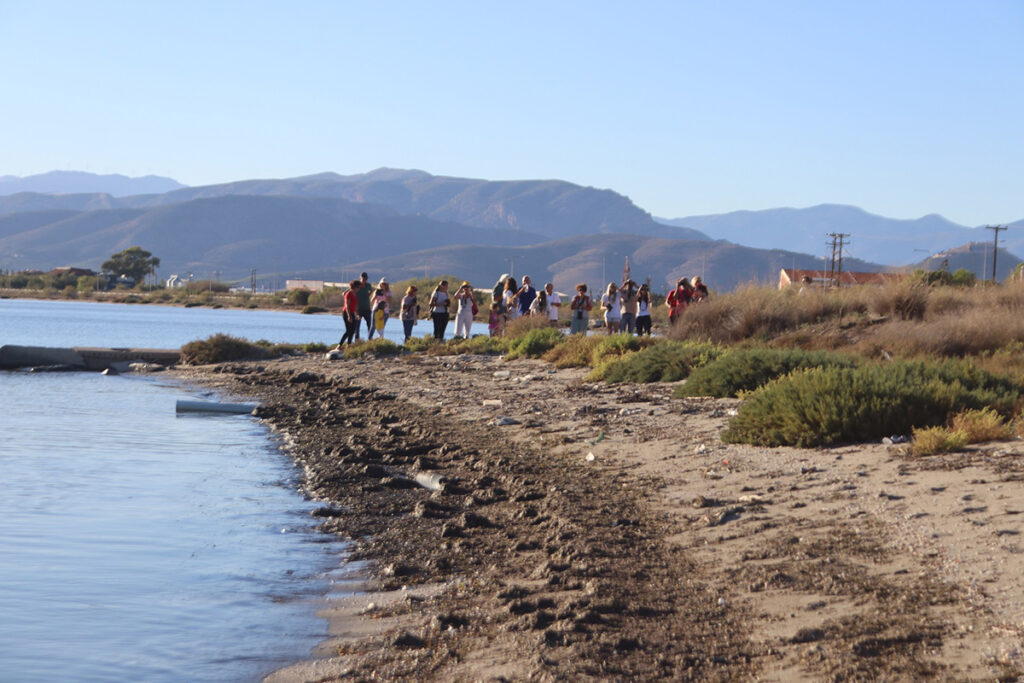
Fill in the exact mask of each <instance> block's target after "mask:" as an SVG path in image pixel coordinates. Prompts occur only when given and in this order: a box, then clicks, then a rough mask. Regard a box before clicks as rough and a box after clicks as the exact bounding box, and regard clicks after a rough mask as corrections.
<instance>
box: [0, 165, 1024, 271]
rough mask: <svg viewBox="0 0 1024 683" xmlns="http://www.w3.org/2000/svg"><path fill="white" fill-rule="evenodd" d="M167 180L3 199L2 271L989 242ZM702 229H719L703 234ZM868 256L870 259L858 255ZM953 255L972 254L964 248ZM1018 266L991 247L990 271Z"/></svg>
mask: <svg viewBox="0 0 1024 683" xmlns="http://www.w3.org/2000/svg"><path fill="white" fill-rule="evenodd" d="M43 175H48V174H43ZM85 175H88V174H85ZM122 177H123V176H122ZM96 178H100V176H96ZM102 178H108V179H109V178H111V177H108V176H103V177H102ZM113 178H116V177H113ZM172 182H174V181H172ZM176 185H177V187H176V188H175V189H172V190H170V191H167V192H150V193H141V194H132V195H127V196H116V195H115V194H114V193H112V192H110V191H109V190H111V189H114V188H112V187H111V186H104V191H102V192H72V193H38V192H18V193H15V194H10V195H6V196H0V268H3V269H15V270H23V269H30V268H34V269H40V270H49V269H50V268H53V267H55V266H59V265H78V266H88V267H93V268H97V267H98V266H99V264H100V263H102V262H103V261H104V260H106V259H107V258H108V257H109V256H110V254H112V253H114V252H116V251H120V250H121V249H124V248H126V247H128V246H133V245H135V244H138V245H140V246H143V247H144V248H146V249H148V250H150V251H152V252H153V253H154V254H155V255H156V256H158V257H159V258H160V259H161V270H160V272H161V274H163V275H168V274H170V273H175V272H176V273H179V274H184V273H189V272H194V273H196V274H197V275H198V276H202V277H207V276H209V275H211V274H213V273H215V272H218V273H220V275H221V276H222V277H223V278H225V279H229V280H230V279H238V278H242V277H245V276H247V275H248V274H249V273H250V271H251V270H253V269H255V270H257V271H258V272H259V273H276V274H278V275H279V276H281V275H283V276H286V277H291V276H293V275H298V274H300V273H307V274H309V273H320V274H322V277H323V278H324V279H332V280H333V279H338V278H339V277H340V276H341V275H342V274H348V275H351V274H353V273H352V272H350V271H351V270H352V269H363V268H365V269H366V270H367V271H371V270H372V271H375V272H380V273H384V274H387V275H389V276H390V277H400V276H404V275H406V274H410V275H411V274H417V275H419V274H423V273H441V272H448V273H451V274H454V275H460V276H463V277H472V278H474V279H475V280H477V281H480V280H481V279H482V280H487V279H490V278H493V277H496V273H497V272H498V271H505V270H515V271H516V272H518V273H523V272H527V271H531V272H530V274H532V275H534V276H535V278H537V279H553V280H554V281H555V282H556V284H557V286H559V287H561V288H570V289H571V286H572V285H573V284H574V283H575V282H579V281H583V282H587V283H588V284H591V285H592V286H599V287H602V286H603V284H602V283H604V284H606V282H605V280H612V279H617V278H618V276H619V273H621V268H622V263H623V260H624V259H625V257H627V256H628V257H629V260H630V263H631V264H632V265H633V274H634V276H635V277H636V278H637V279H643V278H646V277H648V276H650V277H651V278H652V283H653V284H654V286H655V287H656V288H662V287H664V286H666V285H667V284H668V283H671V282H673V281H674V280H675V279H676V278H678V277H682V276H687V277H692V276H694V275H698V274H700V275H702V276H704V277H706V279H707V280H708V281H709V282H710V283H711V285H712V287H714V288H718V289H719V290H727V289H731V288H732V287H734V286H736V285H738V284H742V283H749V282H757V283H761V284H774V283H775V282H776V281H777V278H778V271H779V270H780V269H781V268H785V267H797V268H815V267H818V266H819V265H820V264H821V263H822V257H823V256H824V254H825V253H826V248H825V233H826V232H845V233H850V234H851V239H850V241H849V243H848V244H849V248H848V249H847V250H846V252H845V253H844V268H845V269H848V270H856V269H861V270H879V269H883V268H885V266H880V265H878V263H889V264H892V263H899V264H908V263H914V262H920V261H922V260H923V259H924V258H925V257H926V256H928V255H929V254H930V253H935V252H938V251H942V250H947V251H948V250H950V249H951V245H957V244H963V243H964V242H967V241H975V242H978V241H981V240H984V239H985V238H988V237H989V234H982V233H987V231H984V230H983V229H973V230H972V229H970V228H965V227H964V226H958V225H956V224H954V223H951V222H950V221H946V220H945V219H943V218H941V217H940V216H925V217H923V218H921V219H918V220H916V221H897V220H894V219H888V218H884V217H881V216H874V215H872V214H869V213H867V212H865V211H863V210H861V209H858V208H856V207H849V206H838V205H821V206H818V207H811V208H809V209H773V210H769V211H741V212H733V213H730V214H722V215H718V216H691V217H689V218H682V219H673V220H670V221H665V220H662V221H661V222H658V221H655V219H654V218H653V217H652V216H651V215H650V214H649V213H647V212H646V211H644V210H643V209H641V208H639V207H637V206H636V205H635V204H634V203H633V202H632V201H631V200H630V199H629V198H628V197H625V196H623V195H620V194H618V193H616V192H613V191H611V190H600V189H595V188H590V187H582V186H579V185H574V184H572V183H568V182H565V181H560V180H519V181H486V180H478V179H471V178H452V177H444V176H433V175H431V174H429V173H426V172H424V171H418V170H403V169H389V168H381V169H377V170H375V171H370V172H369V173H362V174H355V175H339V174H336V173H320V174H316V175H309V176H303V177H299V178H286V179H257V180H244V181H238V182H232V183H222V184H218V185H208V186H200V187H184V186H180V184H177V183H176ZM665 223H678V224H682V225H685V226H689V227H677V226H675V225H667V224H665ZM1018 223H1019V224H1014V226H1013V227H1014V229H1011V230H1010V231H1008V233H1003V235H1002V236H1001V238H1000V245H1001V247H1003V248H1004V249H1014V248H1016V247H1015V246H1014V245H1015V244H1017V243H1019V244H1020V245H1021V246H1022V247H1024V234H1022V235H1021V236H1020V237H1017V236H1016V233H1018V232H1020V233H1024V230H1017V229H1016V228H1019V227H1024V221H1019V222H1018ZM696 228H699V229H696ZM704 230H707V231H708V232H709V233H711V234H712V235H714V236H715V237H716V238H720V237H723V238H725V239H718V240H712V239H711V238H709V237H708V234H706V233H705V232H704ZM865 253H868V254H871V255H872V258H871V259H870V260H868V259H867V258H863V259H861V260H858V259H857V258H856V257H863V256H864V254H865ZM957 258H958V259H960V258H961V256H960V255H958V256H957ZM963 260H964V263H968V264H974V263H977V264H983V258H978V257H976V256H975V255H974V252H973V251H972V252H970V253H969V254H968V255H967V256H963ZM1016 261H1017V259H1016V257H1015V256H1013V254H1011V253H1009V252H1007V253H1006V255H1005V256H1004V255H1003V251H1002V250H1001V251H1000V273H1002V272H1003V269H1004V267H1012V266H1013V265H1015V264H1016ZM971 269H972V270H977V268H976V267H974V268H971ZM977 272H978V274H979V275H981V271H977ZM477 283H478V282H475V283H474V284H477Z"/></svg>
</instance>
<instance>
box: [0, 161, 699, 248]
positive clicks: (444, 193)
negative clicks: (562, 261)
mask: <svg viewBox="0 0 1024 683" xmlns="http://www.w3.org/2000/svg"><path fill="white" fill-rule="evenodd" d="M229 195H241V196H280V195H284V196H289V197H320V198H334V199H346V200H349V201H352V202H361V203H370V204H380V205H383V206H387V207H389V208H391V209H393V210H394V211H396V212H398V213H400V214H412V215H422V216H425V217H427V218H431V219H433V220H437V221H441V222H446V223H448V222H454V223H462V224H464V225H469V226H473V227H478V228H486V229H492V230H512V231H523V232H532V233H537V234H540V235H545V236H547V237H548V238H557V237H565V236H568V235H575V234H585V233H602V232H604V233H631V234H643V235H660V236H666V237H685V238H691V239H708V237H707V235H704V234H703V233H701V232H700V231H697V230H690V229H687V228H671V227H666V226H664V225H662V224H660V223H658V222H657V221H655V220H654V219H653V217H651V215H650V214H649V213H647V212H646V211H644V210H642V209H640V208H639V207H637V206H636V205H635V204H634V203H633V202H632V201H630V200H629V198H628V197H625V196H623V195H620V194H618V193H616V192H613V191H611V190H599V189H595V188H591V187H582V186H580V185H574V184H573V183H568V182H565V181H562V180H510V181H488V180H479V179H473V178H450V177H444V176H433V175H430V174H429V173H426V172H424V171H417V170H402V169H389V168H381V169H377V170H375V171H370V172H369V173H363V174H358V175H349V176H343V175H338V174H336V173H320V174H317V175H311V176H304V177H300V178H286V179H267V180H243V181H238V182H233V183H222V184H219V185H206V186H201V187H186V188H181V189H177V190H173V191H170V192H165V193H162V194H144V195H138V196H128V197H112V196H106V195H104V194H93V195H90V194H78V195H75V196H63V197H61V196H55V197H51V196H49V195H24V194H17V195H13V196H9V197H0V214H5V213H13V212H18V211H38V210H46V209H56V208H62V209H70V208H79V209H80V210H92V209H103V208H106V209H117V208H148V207H155V206H162V205H167V204H179V203H182V202H186V201H191V200H194V199H210V198H214V197H225V196H229Z"/></svg>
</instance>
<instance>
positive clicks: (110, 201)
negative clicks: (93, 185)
mask: <svg viewBox="0 0 1024 683" xmlns="http://www.w3.org/2000/svg"><path fill="white" fill-rule="evenodd" d="M146 196H147V197H148V196H150V195H146ZM140 205H142V204H141V203H140ZM123 208H132V206H131V205H130V204H126V203H125V202H124V201H123V200H121V199H119V198H117V197H114V196H112V195H109V194H102V193H100V194H95V193H94V194H40V193H38V192H19V193H18V194H12V195H8V196H6V197H0V216H2V215H7V214H12V213H24V212H26V211H54V210H64V211H99V210H101V209H123Z"/></svg>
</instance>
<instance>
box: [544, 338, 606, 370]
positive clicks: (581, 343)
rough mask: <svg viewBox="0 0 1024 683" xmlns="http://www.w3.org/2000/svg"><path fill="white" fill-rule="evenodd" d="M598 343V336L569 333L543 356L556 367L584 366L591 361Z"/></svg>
mask: <svg viewBox="0 0 1024 683" xmlns="http://www.w3.org/2000/svg"><path fill="white" fill-rule="evenodd" d="M600 343H601V338H600V337H596V336H594V337H591V336H587V335H584V334H570V335H569V336H568V337H566V338H565V340H564V341H563V342H562V343H561V344H559V345H558V346H556V347H554V348H553V349H551V350H550V351H548V352H547V353H545V354H544V356H543V358H544V360H546V361H548V362H550V363H552V364H553V365H554V366H555V367H556V368H585V367H587V366H588V365H590V364H591V363H592V362H593V353H594V349H595V348H596V347H597V345H598V344H600Z"/></svg>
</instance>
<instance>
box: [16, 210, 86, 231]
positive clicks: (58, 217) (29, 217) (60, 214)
mask: <svg viewBox="0 0 1024 683" xmlns="http://www.w3.org/2000/svg"><path fill="white" fill-rule="evenodd" d="M79 213H80V212H78V211H62V210H60V209H54V210H50V211H28V212H25V213H14V214H9V215H6V216H5V215H0V238H2V237H8V236H10V235H16V234H18V233H20V232H26V231H29V230H35V229H36V228H40V227H43V226H44V225H49V224H51V223H56V222H58V221H62V220H65V219H67V218H71V217H73V216H77V215H79Z"/></svg>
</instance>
